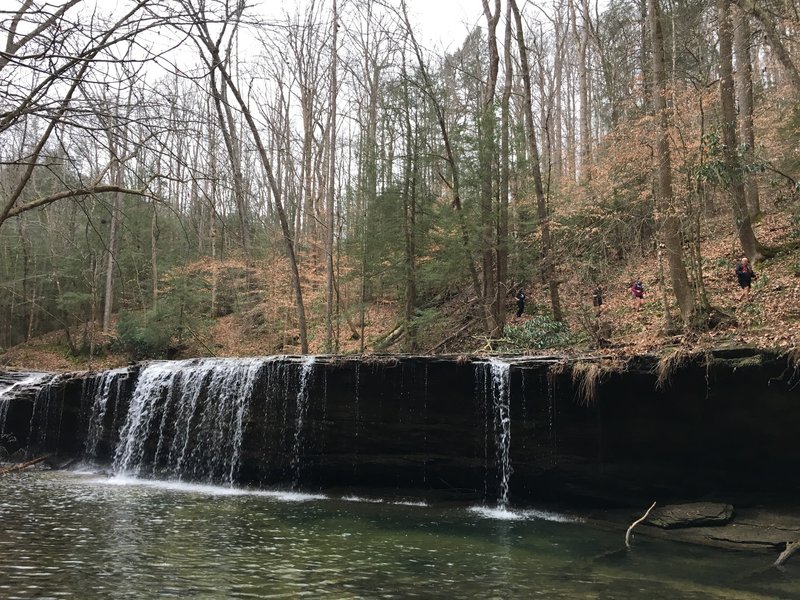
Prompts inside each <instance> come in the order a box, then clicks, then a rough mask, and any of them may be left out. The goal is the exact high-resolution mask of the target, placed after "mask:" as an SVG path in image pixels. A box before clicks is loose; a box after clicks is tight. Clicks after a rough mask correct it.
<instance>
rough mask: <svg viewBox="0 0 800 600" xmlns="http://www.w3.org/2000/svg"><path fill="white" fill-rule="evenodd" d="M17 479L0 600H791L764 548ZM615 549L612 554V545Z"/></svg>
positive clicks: (367, 505)
mask: <svg viewBox="0 0 800 600" xmlns="http://www.w3.org/2000/svg"><path fill="white" fill-rule="evenodd" d="M517 516H518V517H519V518H518V519H517V520H507V519H498V518H492V517H491V516H490V515H486V514H481V513H479V512H475V511H473V510H470V508H469V507H466V506H458V507H453V506H418V505H400V504H392V503H389V502H382V503H374V502H366V501H360V500H358V499H349V500H348V499H343V498H320V497H317V498H313V497H306V496H297V495H291V494H268V493H265V494H244V493H234V492H233V491H231V490H224V489H220V488H203V487H199V486H197V487H194V486H155V485H140V484H136V483H131V482H128V483H125V482H115V483H110V482H109V481H108V480H105V479H102V478H99V477H97V476H93V475H80V474H70V473H63V472H62V473H59V472H51V473H46V472H42V473H24V474H18V475H16V476H6V477H4V478H2V479H0V598H70V597H72V598H82V599H83V598H137V599H138V598H156V597H159V598H163V597H179V598H296V597H301V596H306V597H309V598H413V597H417V598H448V599H454V598H532V597H541V598H647V599H652V598H669V599H674V598H726V599H727V598H758V597H763V598H793V597H794V598H797V597H800V569H795V568H793V567H792V566H791V565H790V566H789V569H788V570H787V571H786V572H778V571H776V570H769V569H767V570H765V568H766V567H767V566H768V565H769V564H770V562H771V560H774V557H773V556H771V555H767V554H746V553H736V552H726V551H722V550H710V549H705V548H697V547H693V546H687V545H682V544H677V543H669V542H664V541H654V540H648V539H647V538H644V537H641V536H639V537H637V538H636V540H635V549H634V551H633V552H632V553H624V552H619V553H613V551H615V550H618V549H620V548H621V546H622V535H621V534H620V533H618V532H617V533H611V532H601V531H597V530H595V529H592V528H590V527H588V526H587V525H584V524H581V523H579V522H563V519H562V521H561V522H559V521H552V520H547V519H552V518H558V516H557V515H546V514H540V513H537V512H535V511H529V512H527V513H522V514H519V515H517ZM609 553H611V554H609Z"/></svg>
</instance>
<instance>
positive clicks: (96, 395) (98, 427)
mask: <svg viewBox="0 0 800 600" xmlns="http://www.w3.org/2000/svg"><path fill="white" fill-rule="evenodd" d="M129 375H130V371H129V370H128V369H112V370H110V371H104V372H103V373H102V374H101V375H100V377H99V378H98V379H97V381H96V382H93V383H92V384H91V389H90V390H89V391H88V393H89V395H90V396H91V402H92V407H91V414H90V415H89V427H88V429H87V432H86V442H85V444H84V452H83V458H84V460H85V461H88V462H93V461H94V460H96V458H97V446H98V444H99V442H100V439H101V437H102V435H103V430H104V427H105V419H106V414H107V412H108V405H109V401H110V400H111V399H112V398H118V397H119V391H120V390H119V387H120V383H121V382H122V381H123V380H125V379H127V378H128V376H129ZM84 393H86V392H84Z"/></svg>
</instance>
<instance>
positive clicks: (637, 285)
mask: <svg viewBox="0 0 800 600" xmlns="http://www.w3.org/2000/svg"><path fill="white" fill-rule="evenodd" d="M631 295H632V296H633V299H634V301H635V303H636V310H637V311H639V310H641V309H642V304H644V285H642V280H641V279H637V280H636V281H634V282H633V285H632V286H631Z"/></svg>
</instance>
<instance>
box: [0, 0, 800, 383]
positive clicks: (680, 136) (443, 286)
mask: <svg viewBox="0 0 800 600" xmlns="http://www.w3.org/2000/svg"><path fill="white" fill-rule="evenodd" d="M469 1H470V2H471V3H472V4H474V5H475V7H474V8H475V15H476V21H475V22H474V23H473V24H472V26H471V27H465V29H464V34H463V37H462V38H461V39H460V41H459V43H458V44H455V45H448V46H447V47H443V45H442V44H436V43H433V42H431V41H430V40H429V39H427V38H426V37H425V36H423V35H421V27H420V23H419V22H418V21H417V20H416V19H417V16H416V13H415V12H414V10H413V4H412V2H411V1H410V0H409V1H408V4H407V2H406V0H305V1H304V2H297V3H296V4H290V3H284V4H283V7H282V8H281V10H280V11H274V10H273V11H272V12H271V13H270V14H266V13H264V12H263V10H262V8H263V7H262V6H261V5H260V4H259V3H247V2H245V1H244V0H127V1H125V2H120V3H119V5H118V6H117V7H116V8H114V9H111V8H110V7H109V5H107V4H106V3H103V2H94V1H92V0H57V1H55V2H53V1H45V0H12V1H11V2H6V3H5V4H4V7H5V8H3V9H2V10H0V15H1V18H0V48H2V50H0V90H2V93H0V316H1V318H0V363H5V364H11V365H16V366H24V367H39V368H69V367H70V366H73V365H84V364H89V365H95V366H103V365H105V366H111V365H113V364H120V363H121V364H124V362H125V361H128V360H141V359H147V358H159V357H182V356H197V355H205V356H224V355H267V354H298V353H303V354H306V353H328V354H335V353H375V352H395V353H400V352H404V353H457V354H461V353H469V352H480V351H484V352H513V353H533V352H545V351H549V352H594V351H598V350H599V351H602V352H614V351H615V350H619V351H620V352H623V353H636V352H648V351H652V350H654V349H657V348H662V347H676V346H677V347H688V348H701V347H704V346H713V345H720V344H740V345H761V346H765V345H766V346H777V347H785V348H793V347H796V346H797V343H798V341H800V225H799V223H800V181H799V180H798V178H800V104H798V100H799V99H800V44H798V40H800V36H799V35H798V31H800V2H797V1H796V0H715V1H714V2H705V1H699V0H609V1H608V2H603V3H598V2H597V1H594V2H591V1H590V0H540V1H538V2H522V1H521V0H469ZM465 3H466V2H465ZM427 26H428V28H430V27H431V24H427ZM742 257H748V258H749V259H750V261H751V262H752V263H753V264H754V266H755V271H756V273H757V274H758V277H757V278H756V279H755V280H754V282H753V286H752V291H751V293H750V294H749V295H748V296H747V297H746V298H744V299H740V297H739V296H740V292H741V289H740V288H739V286H738V285H737V281H736V276H735V275H734V268H735V267H736V264H737V260H739V259H741V258H742ZM635 279H641V280H642V282H643V284H644V289H645V302H644V304H643V306H642V309H641V310H636V308H635V306H634V303H633V299H632V298H631V293H630V288H631V283H632V282H633V281H634V280H635ZM598 286H599V288H600V290H601V293H602V296H603V305H602V307H601V310H597V311H595V307H593V306H592V304H593V297H592V296H593V290H596V289H597V288H598ZM519 290H524V291H525V292H526V294H527V305H526V307H525V312H524V314H523V316H522V317H521V318H519V319H517V318H516V317H515V311H516V308H517V303H516V300H515V296H516V294H517V292H518V291H519Z"/></svg>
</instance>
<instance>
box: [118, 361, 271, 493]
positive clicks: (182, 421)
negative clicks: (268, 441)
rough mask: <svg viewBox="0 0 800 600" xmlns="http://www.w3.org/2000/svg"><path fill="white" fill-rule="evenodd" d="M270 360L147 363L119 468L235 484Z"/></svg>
mask: <svg viewBox="0 0 800 600" xmlns="http://www.w3.org/2000/svg"><path fill="white" fill-rule="evenodd" d="M268 361H269V359H265V358H251V359H216V358H215V359H200V360H184V361H174V362H155V363H151V364H149V365H147V366H146V367H145V368H144V369H142V372H141V373H140V375H139V379H138V381H137V384H136V387H135V389H134V391H133V394H132V397H131V400H130V405H129V408H128V415H127V418H126V420H125V423H124V425H123V426H122V430H121V431H120V436H119V443H118V444H117V449H116V452H115V457H114V471H115V472H116V473H125V474H132V475H143V474H147V473H149V472H157V473H159V474H164V475H167V476H168V477H176V478H178V479H194V480H205V481H217V482H224V483H228V484H231V483H233V482H234V480H235V477H236V474H237V471H238V468H239V462H240V458H241V456H240V455H241V449H242V439H243V435H244V429H245V426H246V420H247V414H248V411H249V409H250V401H251V398H252V395H253V388H254V385H255V383H256V380H257V376H258V373H259V372H260V370H261V369H262V368H263V367H264V365H265V364H266V363H267V362H268ZM154 442H155V443H154Z"/></svg>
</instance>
